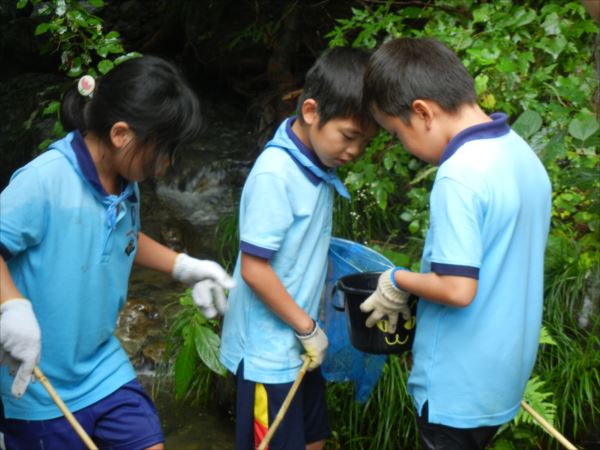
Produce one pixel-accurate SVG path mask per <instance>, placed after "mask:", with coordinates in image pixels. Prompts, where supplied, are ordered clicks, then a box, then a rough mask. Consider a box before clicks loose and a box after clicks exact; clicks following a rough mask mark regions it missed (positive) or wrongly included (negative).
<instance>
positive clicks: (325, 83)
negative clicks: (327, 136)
mask: <svg viewBox="0 0 600 450" xmlns="http://www.w3.org/2000/svg"><path fill="white" fill-rule="evenodd" d="M370 56H371V52H370V51H369V50H367V49H364V48H352V47H334V48H331V49H328V50H326V51H325V52H324V53H323V54H322V55H321V56H319V58H318V59H317V60H316V61H315V63H314V64H313V66H312V67H311V68H310V69H309V70H308V72H307V73H306V79H305V82H304V87H303V89H302V93H301V94H300V98H299V99H298V106H297V108H296V113H297V115H298V118H299V119H300V121H303V119H302V105H303V103H304V101H305V100H307V99H313V100H315V101H316V102H317V112H318V113H319V127H322V126H323V125H325V124H326V123H327V122H328V121H329V120H331V119H334V118H351V119H353V120H354V121H355V122H356V123H358V124H359V125H361V126H362V127H365V126H368V125H370V124H372V123H374V122H373V119H372V117H371V114H370V112H369V110H368V108H366V107H365V105H364V103H363V98H362V94H363V76H364V73H365V68H366V66H367V63H368V61H369V58H370Z"/></svg>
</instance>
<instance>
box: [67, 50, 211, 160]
mask: <svg viewBox="0 0 600 450" xmlns="http://www.w3.org/2000/svg"><path fill="white" fill-rule="evenodd" d="M61 121H62V123H63V126H64V128H65V129H66V130H67V131H71V130H75V129H77V130H79V131H80V132H81V133H83V134H85V133H87V132H92V133H93V134H94V135H96V136H97V137H98V138H99V139H100V140H101V141H103V142H105V143H107V142H109V141H110V130H111V128H112V126H113V125H114V124H115V123H116V122H119V121H124V122H126V123H127V124H128V125H129V126H130V127H131V129H132V130H133V132H134V133H135V135H136V139H137V140H138V142H139V143H141V144H142V145H146V144H153V145H154V147H155V152H156V154H157V155H160V154H169V155H170V157H171V159H172V157H173V154H174V153H175V151H176V150H177V149H179V148H180V147H184V146H187V145H190V144H191V143H193V142H194V141H195V140H196V139H197V138H198V137H199V134H200V132H201V128H202V122H203V121H202V114H201V111H200V102H199V100H198V98H197V97H196V94H195V93H194V91H193V90H192V88H191V87H190V86H189V85H188V83H187V81H186V80H185V79H184V77H183V75H182V74H181V72H180V71H179V69H178V68H177V67H176V66H175V65H174V64H172V63H170V62H168V61H166V60H164V59H162V58H159V57H157V56H151V55H146V56H142V57H139V58H134V59H131V60H128V61H125V62H123V63H121V64H119V65H118V66H116V67H115V68H114V69H112V70H111V71H110V72H108V73H107V74H106V75H104V76H102V77H100V78H99V79H98V80H96V88H95V90H94V92H93V95H92V97H91V98H84V97H83V96H82V95H80V94H79V93H78V91H77V89H76V86H74V87H73V88H71V90H69V91H67V93H66V94H65V96H64V98H63V101H62V105H61Z"/></svg>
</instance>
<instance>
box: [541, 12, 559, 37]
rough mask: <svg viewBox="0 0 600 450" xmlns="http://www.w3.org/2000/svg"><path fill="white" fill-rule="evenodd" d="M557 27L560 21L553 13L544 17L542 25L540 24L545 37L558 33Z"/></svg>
mask: <svg viewBox="0 0 600 450" xmlns="http://www.w3.org/2000/svg"><path fill="white" fill-rule="evenodd" d="M559 25H560V19H559V17H558V14H556V13H554V12H553V13H550V14H548V15H547V16H546V19H545V20H544V23H542V28H543V29H544V31H545V32H546V34H547V35H549V36H551V35H553V34H558V33H559V32H560V27H559Z"/></svg>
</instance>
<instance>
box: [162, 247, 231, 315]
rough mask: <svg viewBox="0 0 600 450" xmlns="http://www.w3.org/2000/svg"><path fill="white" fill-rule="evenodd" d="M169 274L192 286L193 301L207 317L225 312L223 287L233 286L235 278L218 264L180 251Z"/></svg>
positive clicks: (225, 304) (225, 303) (229, 287)
mask: <svg viewBox="0 0 600 450" xmlns="http://www.w3.org/2000/svg"><path fill="white" fill-rule="evenodd" d="M171 275H172V276H173V278H174V279H176V280H177V281H181V282H182V283H186V284H188V285H190V286H192V298H193V299H194V303H195V304H196V306H198V307H199V308H200V310H201V311H202V313H203V314H204V315H205V316H206V317H207V318H208V319H212V318H213V317H216V316H217V314H224V313H225V310H226V309H227V301H226V300H225V292H224V289H232V288H234V287H235V280H234V279H233V278H231V277H230V276H229V275H228V274H227V272H225V269H223V268H222V267H221V266H220V265H219V264H217V263H216V262H214V261H208V260H202V259H196V258H192V257H190V256H188V255H186V254H185V253H180V254H179V255H177V258H176V259H175V264H174V265H173V270H172V272H171Z"/></svg>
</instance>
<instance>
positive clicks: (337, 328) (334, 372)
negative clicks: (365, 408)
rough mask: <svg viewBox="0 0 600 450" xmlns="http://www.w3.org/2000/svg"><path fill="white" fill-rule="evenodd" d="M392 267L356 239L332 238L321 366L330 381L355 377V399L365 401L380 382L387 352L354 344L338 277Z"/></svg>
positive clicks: (324, 303)
mask: <svg viewBox="0 0 600 450" xmlns="http://www.w3.org/2000/svg"><path fill="white" fill-rule="evenodd" d="M390 267H393V264H392V262H391V261H390V260H389V259H387V258H386V257H385V256H383V255H381V254H379V253H377V252H376V251H374V250H371V249H370V248H368V247H365V246H364V245H361V244H359V243H357V242H352V241H347V240H345V239H340V238H332V239H331V244H330V246H329V268H328V271H327V280H326V284H325V295H324V302H323V304H322V309H321V315H320V320H319V325H320V326H321V328H323V330H325V333H326V334H327V337H328V339H329V348H328V349H327V356H326V358H325V361H324V362H323V365H322V366H321V370H322V372H323V376H324V377H325V379H326V380H327V381H352V382H353V383H354V386H355V388H356V391H355V392H356V400H357V401H358V402H361V403H364V402H366V401H367V399H368V398H369V395H370V394H371V391H372V390H373V388H374V387H375V385H376V384H377V380H378V379H379V376H380V375H381V371H382V369H383V366H384V364H385V361H386V359H387V355H371V354H368V353H363V352H361V351H358V350H356V349H355V348H354V347H352V344H351V343H350V338H349V335H348V326H347V324H346V317H345V314H344V312H343V311H337V310H335V309H334V307H333V306H334V305H337V306H338V307H341V308H343V304H342V299H341V297H340V294H339V292H334V289H333V288H334V286H335V283H336V282H337V280H338V279H340V278H341V277H343V276H346V275H351V274H353V273H357V272H383V271H384V270H387V269H389V268H390Z"/></svg>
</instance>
